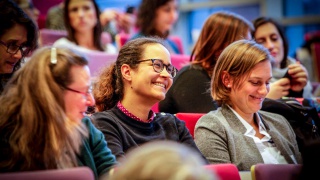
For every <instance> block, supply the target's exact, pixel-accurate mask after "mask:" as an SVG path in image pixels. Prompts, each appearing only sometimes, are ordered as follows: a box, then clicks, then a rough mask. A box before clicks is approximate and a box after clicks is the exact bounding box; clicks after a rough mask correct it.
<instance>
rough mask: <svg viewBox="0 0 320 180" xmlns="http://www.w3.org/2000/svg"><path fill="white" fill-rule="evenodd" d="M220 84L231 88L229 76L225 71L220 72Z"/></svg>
mask: <svg viewBox="0 0 320 180" xmlns="http://www.w3.org/2000/svg"><path fill="white" fill-rule="evenodd" d="M221 79H222V83H223V84H224V86H225V87H227V88H231V87H232V79H231V76H230V74H229V73H228V72H227V71H223V72H222V76H221Z"/></svg>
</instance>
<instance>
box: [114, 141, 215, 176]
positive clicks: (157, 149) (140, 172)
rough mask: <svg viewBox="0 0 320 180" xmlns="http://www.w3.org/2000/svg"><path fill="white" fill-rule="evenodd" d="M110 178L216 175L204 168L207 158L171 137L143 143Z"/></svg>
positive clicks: (123, 161)
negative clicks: (168, 139)
mask: <svg viewBox="0 0 320 180" xmlns="http://www.w3.org/2000/svg"><path fill="white" fill-rule="evenodd" d="M121 160H122V161H121V164H120V166H119V167H117V170H116V172H115V173H114V174H113V175H112V176H110V178H109V179H110V180H123V179H148V180H158V179H166V180H178V179H179V180H191V179H192V180H214V179H217V178H216V176H215V175H214V174H213V173H212V172H209V171H207V170H206V169H205V168H204V165H205V162H204V161H203V159H202V158H201V156H199V154H198V153H196V152H194V151H193V150H192V149H190V148H189V147H187V146H185V145H183V144H179V143H176V142H171V141H155V142H150V143H146V144H143V145H142V146H141V147H138V148H135V149H133V150H132V151H130V152H129V153H128V155H127V156H126V158H123V159H121Z"/></svg>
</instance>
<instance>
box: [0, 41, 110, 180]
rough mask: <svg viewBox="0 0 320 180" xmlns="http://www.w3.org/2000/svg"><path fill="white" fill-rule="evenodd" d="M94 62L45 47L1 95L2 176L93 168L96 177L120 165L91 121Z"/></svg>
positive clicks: (0, 167) (63, 50)
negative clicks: (91, 69)
mask: <svg viewBox="0 0 320 180" xmlns="http://www.w3.org/2000/svg"><path fill="white" fill-rule="evenodd" d="M90 79H91V77H90V70H89V67H88V61H87V59H85V58H84V57H82V56H81V55H78V54H77V53H75V52H74V51H71V50H69V49H60V48H50V47H44V48H41V49H38V50H37V51H35V52H34V54H33V55H32V56H31V58H30V60H28V62H26V64H25V65H24V66H23V67H22V68H21V69H20V70H19V71H17V72H16V73H15V74H14V76H13V77H12V79H11V80H10V82H9V83H8V84H7V86H6V88H5V90H4V92H3V95H2V96H0V103H1V106H2V107H6V108H0V116H1V119H0V151H1V156H0V171H1V172H15V171H35V170H46V169H64V168H71V167H77V166H88V167H89V168H91V170H92V171H93V173H94V175H95V177H96V178H97V177H101V176H103V175H104V174H107V173H108V172H109V170H110V169H111V168H112V167H113V166H114V165H115V164H116V160H115V156H114V155H112V153H111V151H110V149H109V148H108V147H107V143H106V141H105V139H104V136H103V134H102V133H101V132H100V131H99V130H97V129H96V128H95V126H94V125H93V124H92V123H91V120H90V119H89V118H84V113H85V111H86V109H87V107H88V106H91V105H93V104H94V99H93V97H92V95H91V91H90V86H91V80H90Z"/></svg>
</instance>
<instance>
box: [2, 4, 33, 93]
mask: <svg viewBox="0 0 320 180" xmlns="http://www.w3.org/2000/svg"><path fill="white" fill-rule="evenodd" d="M37 30H38V29H37V27H36V25H35V24H34V22H33V21H32V20H31V18H29V17H28V16H27V15H26V14H25V13H24V12H23V11H22V9H21V8H19V7H18V6H17V5H16V4H15V3H14V2H13V1H11V0H2V1H0V94H1V93H2V91H3V88H4V87H5V85H6V84H7V82H8V81H9V79H10V78H11V77H12V75H13V73H14V72H15V71H17V70H18V69H19V68H20V67H21V65H22V63H23V58H24V57H25V56H26V55H28V53H29V52H30V51H32V50H34V49H35V48H36V47H37V41H38V35H37V34H38V33H37Z"/></svg>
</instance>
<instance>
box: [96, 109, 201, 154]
mask: <svg viewBox="0 0 320 180" xmlns="http://www.w3.org/2000/svg"><path fill="white" fill-rule="evenodd" d="M92 118H93V119H94V120H95V124H96V126H97V128H98V129H99V130H101V131H102V132H103V134H104V135H105V139H106V140H107V142H108V147H109V148H110V149H111V151H112V154H114V155H115V156H116V157H117V159H118V158H119V157H122V156H124V155H125V154H126V153H127V151H128V150H130V149H131V148H134V147H137V146H139V145H141V144H144V143H146V142H149V141H154V140H172V141H176V142H181V143H183V144H185V145H187V146H189V147H191V148H192V149H194V150H195V151H197V152H199V154H200V155H201V156H202V154H201V152H200V151H199V149H198V148H197V146H196V144H195V142H194V141H193V138H192V136H191V135H190V133H189V130H188V129H187V128H186V126H185V123H184V121H181V120H179V119H178V118H177V117H175V116H174V115H172V114H167V113H157V114H156V116H155V117H154V119H153V121H152V122H151V123H145V122H139V121H137V120H134V119H132V118H130V117H129V116H127V115H126V114H124V113H123V112H122V111H121V110H120V109H119V108H118V107H117V106H115V107H113V108H112V109H110V110H107V111H103V112H97V113H94V114H93V115H92ZM202 157H203V156H202ZM203 158H204V157H203ZM204 159H205V158H204Z"/></svg>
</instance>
